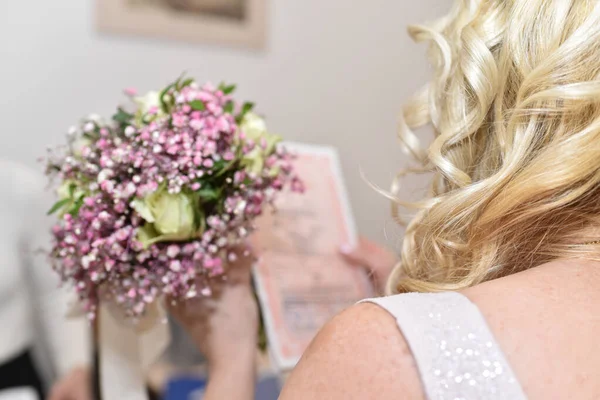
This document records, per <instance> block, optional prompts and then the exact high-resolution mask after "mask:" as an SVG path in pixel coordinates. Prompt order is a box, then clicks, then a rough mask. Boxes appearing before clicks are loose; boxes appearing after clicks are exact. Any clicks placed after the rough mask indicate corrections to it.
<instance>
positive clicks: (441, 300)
mask: <svg viewBox="0 0 600 400" xmlns="http://www.w3.org/2000/svg"><path fill="white" fill-rule="evenodd" d="M364 301H367V302H371V303H375V304H378V305H379V306H381V307H383V308H384V309H386V310H387V311H388V312H389V313H390V314H392V315H393V316H394V317H395V318H396V321H397V323H398V327H399V328H400V330H401V331H402V334H403V335H404V338H405V340H406V341H407V343H408V345H409V346H410V349H411V351H412V354H413V357H414V358H415V361H416V363H417V366H418V368H419V373H420V375H421V381H422V383H423V387H424V390H425V393H426V394H427V398H428V399H431V400H458V399H460V400H472V399H490V400H499V399H510V400H520V399H526V398H527V397H526V396H525V394H524V393H523V390H522V389H521V386H520V385H519V382H518V381H517V379H516V377H515V375H514V373H513V372H512V370H511V368H510V365H509V364H508V362H507V361H506V358H505V357H504V354H503V353H502V350H501V349H500V347H499V346H498V343H496V341H495V339H494V337H493V335H492V332H491V331H490V329H489V328H488V326H487V323H486V322H485V319H484V318H483V315H481V312H480V311H479V309H478V308H477V307H476V306H475V305H474V304H473V303H471V302H470V301H469V299H467V298H466V297H465V296H463V295H461V294H459V293H451V292H448V293H434V294H423V293H407V294H400V295H396V296H389V297H382V298H378V299H369V300H364Z"/></svg>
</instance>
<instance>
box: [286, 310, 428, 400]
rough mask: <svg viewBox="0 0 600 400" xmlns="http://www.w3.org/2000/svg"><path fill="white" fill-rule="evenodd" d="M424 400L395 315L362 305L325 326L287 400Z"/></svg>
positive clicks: (294, 376) (290, 382)
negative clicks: (403, 399)
mask: <svg viewBox="0 0 600 400" xmlns="http://www.w3.org/2000/svg"><path fill="white" fill-rule="evenodd" d="M400 394H402V395H401V398H409V399H422V398H423V393H422V389H421V384H420V380H419V375H418V372H417V367H416V365H415V362H414V360H413V357H412V355H411V353H410V350H409V348H408V345H407V344H406V341H405V340H404V338H403V336H402V334H401V333H400V330H399V329H398V327H397V325H396V321H395V320H394V318H393V317H392V316H391V315H389V314H388V313H387V311H385V310H383V309H382V308H380V307H379V306H376V305H374V304H368V303H367V304H359V305H356V306H354V307H351V308H349V309H348V310H346V311H344V312H343V313H341V314H340V315H338V316H337V317H335V318H334V319H332V320H331V321H330V322H329V323H328V324H326V325H325V326H324V327H323V329H322V330H321V332H320V333H319V334H318V335H317V337H316V338H315V339H314V340H313V342H312V343H311V345H310V346H309V348H308V349H307V351H306V352H305V353H304V355H303V357H302V360H301V361H300V363H299V364H298V366H297V367H296V368H295V369H294V371H293V372H292V374H291V376H290V377H289V378H288V380H287V382H286V385H285V387H284V389H283V393H282V395H281V399H282V400H296V399H317V400H318V399H331V400H337V399H349V400H352V399H365V398H374V396H376V398H378V399H383V400H385V399H398V398H400V397H399V395H400Z"/></svg>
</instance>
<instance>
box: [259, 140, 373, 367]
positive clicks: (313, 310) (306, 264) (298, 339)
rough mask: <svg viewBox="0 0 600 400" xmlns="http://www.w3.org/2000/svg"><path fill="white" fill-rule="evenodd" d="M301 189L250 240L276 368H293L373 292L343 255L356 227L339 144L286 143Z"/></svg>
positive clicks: (279, 204) (269, 215)
mask: <svg viewBox="0 0 600 400" xmlns="http://www.w3.org/2000/svg"><path fill="white" fill-rule="evenodd" d="M287 147H288V149H289V150H291V151H292V152H294V153H295V154H297V159H296V161H295V169H296V171H297V173H298V175H299V176H300V177H301V178H302V180H303V181H304V183H305V186H306V192H305V193H304V194H297V193H287V192H286V193H282V194H281V195H280V196H279V198H278V201H277V202H276V209H277V211H276V212H274V213H271V212H267V213H265V215H263V216H261V218H260V219H259V221H258V223H257V225H258V230H257V231H256V232H255V233H254V234H253V238H252V244H253V246H254V248H255V250H256V252H257V254H258V256H259V260H258V262H257V263H256V265H255V267H254V271H253V277H254V282H255V285H256V290H257V294H258V298H259V302H260V306H261V309H262V312H263V317H264V323H265V328H266V333H267V339H268V344H269V349H270V353H271V356H272V358H273V361H274V363H275V366H276V367H278V368H279V369H280V370H282V371H286V370H289V369H291V368H293V367H294V366H295V365H296V363H297V362H298V360H299V359H300V357H301V355H302V353H303V352H304V350H305V349H306V348H307V346H308V344H309V343H310V342H311V340H312V339H313V338H314V336H315V335H316V333H317V332H318V331H319V329H321V327H322V326H323V325H324V324H325V323H326V322H327V321H328V320H329V319H330V318H331V317H333V316H334V315H336V314H338V313H339V312H340V311H342V310H343V309H345V308H347V307H349V306H351V305H353V304H354V303H356V302H357V301H359V300H361V299H363V298H366V297H370V296H373V294H374V291H373V288H372V286H371V284H370V282H369V279H368V278H367V275H366V273H365V272H364V271H362V270H360V269H358V268H352V267H350V266H348V265H347V264H346V263H344V262H343V260H342V259H341V257H340V255H339V250H338V249H339V247H340V245H341V244H344V243H348V244H354V243H355V242H356V230H355V226H354V221H353V218H352V213H351V210H350V204H349V201H348V196H347V193H346V190H345V188H344V183H343V179H342V174H341V168H340V163H339V158H338V155H337V152H336V150H335V149H333V148H331V147H324V146H309V145H300V144H288V146H287Z"/></svg>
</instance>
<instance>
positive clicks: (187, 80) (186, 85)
mask: <svg viewBox="0 0 600 400" xmlns="http://www.w3.org/2000/svg"><path fill="white" fill-rule="evenodd" d="M192 82H194V78H188V79H186V80H185V81H183V82H182V83H181V84H180V85H179V87H178V89H179V90H181V89H183V88H184V87H188V86H190V85H191V84H192Z"/></svg>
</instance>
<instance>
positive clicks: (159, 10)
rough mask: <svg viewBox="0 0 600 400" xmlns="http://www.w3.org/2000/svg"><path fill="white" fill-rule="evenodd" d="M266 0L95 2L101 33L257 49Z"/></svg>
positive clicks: (263, 37) (264, 22) (263, 29)
mask: <svg viewBox="0 0 600 400" xmlns="http://www.w3.org/2000/svg"><path fill="white" fill-rule="evenodd" d="M267 2H268V0H96V4H97V12H96V18H97V26H98V29H99V30H100V31H101V32H106V33H111V34H112V33H115V34H132V35H142V36H150V37H156V38H165V39H174V40H182V41H187V42H196V43H212V44H218V45H228V46H237V47H247V48H254V49H261V48H263V47H264V46H265V41H266V31H267V27H266V25H267Z"/></svg>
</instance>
